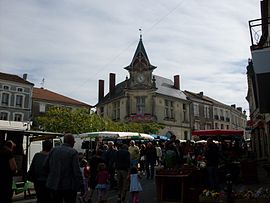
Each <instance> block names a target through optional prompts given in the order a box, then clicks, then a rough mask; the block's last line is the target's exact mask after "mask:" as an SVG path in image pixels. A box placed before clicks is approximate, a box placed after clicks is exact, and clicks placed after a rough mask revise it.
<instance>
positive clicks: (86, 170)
mask: <svg viewBox="0 0 270 203" xmlns="http://www.w3.org/2000/svg"><path fill="white" fill-rule="evenodd" d="M80 169H81V173H82V177H83V190H82V196H81V197H80V201H81V202H83V203H84V202H88V200H89V199H90V191H89V190H88V178H89V175H90V167H89V165H88V162H87V161H86V160H85V159H82V160H81V161H80Z"/></svg>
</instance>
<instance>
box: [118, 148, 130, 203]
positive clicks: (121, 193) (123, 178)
mask: <svg viewBox="0 0 270 203" xmlns="http://www.w3.org/2000/svg"><path fill="white" fill-rule="evenodd" d="M115 166H116V170H117V179H118V197H119V202H121V203H123V202H125V200H126V194H127V190H128V173H129V169H130V154H129V152H128V146H127V145H126V144H123V145H122V146H121V148H120V149H119V150H118V151H117V152H116V162H115Z"/></svg>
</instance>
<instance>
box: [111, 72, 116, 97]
mask: <svg viewBox="0 0 270 203" xmlns="http://www.w3.org/2000/svg"><path fill="white" fill-rule="evenodd" d="M114 88H115V73H110V94H112V93H113V92H114Z"/></svg>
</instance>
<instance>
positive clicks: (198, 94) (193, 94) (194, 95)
mask: <svg viewBox="0 0 270 203" xmlns="http://www.w3.org/2000/svg"><path fill="white" fill-rule="evenodd" d="M184 93H185V94H186V95H187V97H191V98H197V99H200V100H203V101H207V102H211V103H213V100H212V99H209V97H206V96H205V95H203V96H200V93H195V92H190V91H187V90H185V91H184Z"/></svg>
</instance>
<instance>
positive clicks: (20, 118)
mask: <svg viewBox="0 0 270 203" xmlns="http://www.w3.org/2000/svg"><path fill="white" fill-rule="evenodd" d="M22 118H23V116H22V114H20V113H15V114H14V121H22V120H23V119H22Z"/></svg>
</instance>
